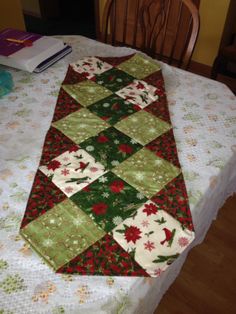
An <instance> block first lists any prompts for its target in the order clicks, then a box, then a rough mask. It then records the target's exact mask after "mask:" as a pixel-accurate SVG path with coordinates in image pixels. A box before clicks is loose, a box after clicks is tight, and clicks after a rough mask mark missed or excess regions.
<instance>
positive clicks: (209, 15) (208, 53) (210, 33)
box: [192, 0, 230, 66]
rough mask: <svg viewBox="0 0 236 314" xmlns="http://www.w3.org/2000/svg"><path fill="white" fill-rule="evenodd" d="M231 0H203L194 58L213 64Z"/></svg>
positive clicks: (200, 61)
mask: <svg viewBox="0 0 236 314" xmlns="http://www.w3.org/2000/svg"><path fill="white" fill-rule="evenodd" d="M229 3H230V0H201V2H200V19H201V22H200V33H199V37H198V41H197V44H196V47H195V51H194V54H193V58H192V59H193V60H194V61H197V62H199V63H203V64H206V65H210V66H211V65H212V63H213V61H214V59H215V57H216V55H217V52H218V49H219V45H220V41H221V36H222V32H223V29H224V23H225V19H226V15H227V11H228V7H229Z"/></svg>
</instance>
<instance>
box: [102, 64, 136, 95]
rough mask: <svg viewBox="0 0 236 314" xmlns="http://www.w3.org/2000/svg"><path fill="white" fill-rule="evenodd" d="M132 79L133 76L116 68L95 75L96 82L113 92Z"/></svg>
mask: <svg viewBox="0 0 236 314" xmlns="http://www.w3.org/2000/svg"><path fill="white" fill-rule="evenodd" d="M133 80H134V78H133V76H130V75H129V74H127V73H125V72H123V71H120V70H118V69H116V68H112V69H111V70H108V71H106V72H104V73H102V74H99V75H96V82H97V83H98V84H99V85H102V86H104V87H106V88H107V89H109V90H111V91H113V92H116V91H118V90H119V89H121V88H123V87H124V86H126V85H128V84H129V83H131V82H132V81H133Z"/></svg>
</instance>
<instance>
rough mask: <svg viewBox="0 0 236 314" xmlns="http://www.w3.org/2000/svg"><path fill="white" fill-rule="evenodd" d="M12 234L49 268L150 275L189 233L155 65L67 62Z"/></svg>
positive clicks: (138, 59)
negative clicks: (18, 225)
mask: <svg viewBox="0 0 236 314" xmlns="http://www.w3.org/2000/svg"><path fill="white" fill-rule="evenodd" d="M20 234H21V235H22V236H23V238H24V239H25V240H26V241H28V242H29V244H30V245H31V246H32V248H33V249H34V250H35V251H36V252H37V253H38V254H39V255H40V256H41V257H42V258H43V259H44V261H45V262H46V263H47V264H48V265H49V266H51V267H52V268H53V269H54V270H55V271H56V272H58V273H68V274H73V273H74V274H80V275H104V276H151V277H157V276H159V275H160V273H161V272H162V271H164V270H165V269H166V268H167V267H168V266H169V265H170V264H171V263H172V262H173V261H174V260H175V259H176V258H177V257H178V256H179V254H181V253H182V252H183V251H184V250H185V248H186V247H187V246H188V245H189V244H190V243H191V242H192V241H193V239H194V228H193V223H192V218H191V212H190V208H189V205H188V196H187V192H186V188H185V183H184V178H183V175H182V171H181V167H180V164H179V159H178V154H177V149H176V144H175V139H174V134H173V129H172V125H171V120H170V116H169V111H168V104H167V99H166V94H165V88H164V80H163V77H162V72H161V68H160V66H159V65H158V64H157V63H156V62H155V61H154V60H152V59H150V58H147V57H143V56H142V55H141V54H133V55H130V56H125V57H119V58H105V57H85V58H83V59H81V60H78V61H77V62H76V63H74V64H71V65H70V66H69V68H68V72H67V74H66V77H65V80H64V82H63V83H62V86H61V89H60V91H59V95H58V99H57V104H56V108H55V112H54V117H53V121H52V125H51V127H50V129H49V131H48V133H47V135H46V138H45V142H44V147H43V151H42V157H41V161H40V165H39V168H38V171H37V173H36V176H35V179H34V183H33V186H32V190H31V193H30V196H29V200H28V204H27V207H26V210H25V215H24V217H23V220H22V224H21V230H20Z"/></svg>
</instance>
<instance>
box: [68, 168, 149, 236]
mask: <svg viewBox="0 0 236 314" xmlns="http://www.w3.org/2000/svg"><path fill="white" fill-rule="evenodd" d="M71 200H72V201H73V202H75V203H76V204H77V205H78V206H79V207H80V208H81V209H82V210H84V211H85V212H86V213H87V214H88V215H89V216H90V217H91V218H92V219H94V221H95V222H96V224H98V225H99V226H100V227H101V228H102V229H103V230H105V231H106V232H109V231H111V230H112V229H114V228H115V227H116V226H117V225H119V224H120V223H121V222H122V221H123V220H124V219H126V218H128V217H130V216H132V215H133V214H134V213H135V212H136V210H137V209H138V208H139V207H140V206H141V205H142V204H143V203H145V202H146V201H147V199H146V197H145V196H144V195H143V194H141V193H139V192H138V191H137V190H135V189H134V188H133V187H132V186H130V185H129V184H127V183H126V182H124V181H123V180H121V179H120V178H119V177H117V176H116V175H115V174H114V173H112V172H108V173H107V174H105V175H103V176H102V177H100V178H98V179H97V180H96V181H94V182H93V183H91V184H90V185H89V186H87V188H86V189H84V190H81V191H79V192H78V193H76V194H74V195H73V196H72V197H71Z"/></svg>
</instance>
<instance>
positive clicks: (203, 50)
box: [100, 0, 236, 66]
mask: <svg viewBox="0 0 236 314" xmlns="http://www.w3.org/2000/svg"><path fill="white" fill-rule="evenodd" d="M235 1H236V0H235ZM105 2H106V0H100V9H101V11H100V12H102V9H103V7H104V3H105ZM229 3H230V0H201V2H200V19H201V24H200V33H199V36H198V41H197V44H196V47H195V51H194V54H193V58H192V60H194V61H197V62H199V63H203V64H206V65H210V66H211V65H212V63H213V61H214V59H215V57H216V55H217V53H218V49H219V45H220V41H221V36H222V32H223V28H224V23H225V19H226V15H227V11H228V7H229Z"/></svg>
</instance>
